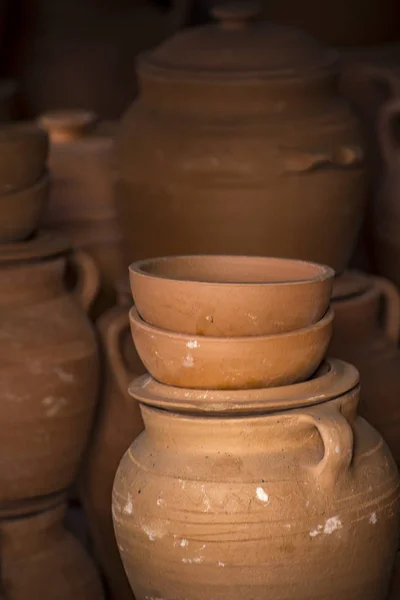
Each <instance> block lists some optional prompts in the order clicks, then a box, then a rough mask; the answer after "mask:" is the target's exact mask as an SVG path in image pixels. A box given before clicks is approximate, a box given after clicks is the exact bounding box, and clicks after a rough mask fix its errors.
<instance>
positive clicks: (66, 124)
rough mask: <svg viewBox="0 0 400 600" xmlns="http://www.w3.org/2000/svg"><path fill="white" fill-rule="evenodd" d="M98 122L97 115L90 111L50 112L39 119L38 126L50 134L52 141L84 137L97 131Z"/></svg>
mask: <svg viewBox="0 0 400 600" xmlns="http://www.w3.org/2000/svg"><path fill="white" fill-rule="evenodd" d="M97 122H98V118H97V115H96V114H95V113H93V112H91V111H88V110H55V111H49V112H47V113H44V114H43V115H41V116H40V117H39V119H38V124H39V125H40V127H42V128H43V129H45V130H46V131H47V132H48V134H49V135H50V138H51V139H52V141H63V140H71V139H76V138H80V137H83V136H84V135H86V134H88V133H90V132H92V131H93V130H95V127H96V125H97Z"/></svg>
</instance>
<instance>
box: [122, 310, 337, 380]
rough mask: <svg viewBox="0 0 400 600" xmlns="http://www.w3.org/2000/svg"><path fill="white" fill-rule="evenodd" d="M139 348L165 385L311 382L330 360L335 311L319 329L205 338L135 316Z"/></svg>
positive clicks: (133, 323)
mask: <svg viewBox="0 0 400 600" xmlns="http://www.w3.org/2000/svg"><path fill="white" fill-rule="evenodd" d="M129 316H130V323H131V331H132V336H133V339H134V342H135V345H136V349H137V351H138V354H139V356H140V358H141V359H142V362H143V364H144V365H145V367H146V369H147V370H148V371H149V373H150V375H152V376H153V377H154V379H156V380H157V381H159V382H160V383H164V384H166V385H172V386H175V387H186V388H194V389H214V390H224V389H230V390H235V389H250V388H263V387H272V386H274V387H275V386H280V385H290V384H292V383H298V382H301V381H304V380H305V379H308V377H310V376H311V375H312V374H313V373H314V372H315V371H316V369H317V368H318V366H319V365H320V363H321V361H322V359H323V358H324V355H325V352H326V350H327V347H328V344H329V341H330V339H331V334H332V321H333V311H332V310H331V309H329V310H328V312H327V313H326V315H325V316H324V317H323V318H322V319H321V320H320V321H318V323H315V324H313V325H310V326H308V327H305V328H303V329H297V330H296V331H290V332H286V333H281V334H278V335H263V336H247V337H230V338H229V337H225V338H224V337H205V336H196V335H186V334H182V333H173V332H170V331H165V330H163V329H160V328H158V327H154V326H153V325H149V324H148V323H146V322H145V321H143V320H142V319H141V318H140V316H139V314H138V312H137V310H136V308H132V309H131V311H130V313H129Z"/></svg>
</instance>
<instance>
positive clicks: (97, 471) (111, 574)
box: [80, 280, 145, 600]
mask: <svg viewBox="0 0 400 600" xmlns="http://www.w3.org/2000/svg"><path fill="white" fill-rule="evenodd" d="M121 287H122V289H121ZM119 291H120V294H119V297H120V301H119V302H120V303H119V305H118V306H115V307H114V308H112V309H111V310H109V311H108V312H107V313H105V314H104V315H102V317H100V319H99V320H98V322H97V328H98V331H99V333H100V339H101V343H102V344H101V345H102V350H103V369H102V373H103V380H102V384H101V395H100V406H99V411H98V415H97V421H96V426H95V428H94V431H93V436H92V440H91V443H90V445H89V448H88V451H87V455H86V460H85V462H84V467H83V469H82V477H81V486H80V488H81V491H82V499H83V503H84V506H85V509H86V513H87V516H88V520H89V527H90V530H91V534H92V538H93V541H94V546H95V552H96V555H97V558H98V560H99V561H100V563H101V565H102V567H103V570H104V572H105V575H106V578H107V582H108V584H109V588H110V590H111V594H112V597H113V598H114V599H115V600H133V595H132V591H131V588H130V586H129V583H128V580H127V577H126V574H125V571H124V568H123V566H122V562H121V558H120V555H119V551H118V547H117V543H116V540H115V534H114V527H113V522H112V516H111V495H112V487H113V482H114V477H115V473H116V471H117V468H118V465H119V463H120V460H121V458H122V456H123V454H124V452H126V450H127V449H128V448H129V446H130V444H131V443H132V442H133V440H134V439H135V438H136V437H137V436H138V435H139V433H140V432H141V431H142V430H143V421H142V417H141V414H140V410H139V405H138V403H137V402H136V400H135V399H134V398H132V397H130V396H129V395H128V385H129V383H130V382H131V381H132V380H133V379H135V377H137V376H138V375H141V374H142V373H144V372H145V369H144V367H143V365H142V363H141V361H140V359H139V357H138V355H137V353H136V350H135V347H134V345H133V343H132V337H131V335H130V329H129V317H128V313H129V308H130V306H131V305H132V296H131V294H130V291H129V286H128V282H127V281H125V280H124V282H123V284H120V290H119Z"/></svg>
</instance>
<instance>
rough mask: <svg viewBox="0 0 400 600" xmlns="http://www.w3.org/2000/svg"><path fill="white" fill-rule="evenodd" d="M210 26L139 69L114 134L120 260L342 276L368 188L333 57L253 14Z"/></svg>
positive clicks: (228, 12)
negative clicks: (218, 263) (292, 266)
mask: <svg viewBox="0 0 400 600" xmlns="http://www.w3.org/2000/svg"><path fill="white" fill-rule="evenodd" d="M214 15H215V17H216V18H217V19H218V21H219V23H217V24H213V25H206V26H204V27H199V28H194V29H193V28H192V29H189V30H187V31H185V32H183V33H180V34H177V35H176V36H175V37H173V38H171V39H170V40H169V41H168V42H165V43H164V44H163V45H161V46H160V47H159V48H158V49H157V50H155V51H153V52H152V53H149V54H147V55H144V56H143V57H142V58H141V59H140V60H139V62H138V75H139V80H140V84H141V94H140V96H139V98H138V100H137V101H136V102H135V103H134V104H133V105H132V107H131V108H130V109H129V110H128V112H127V113H126V114H125V116H124V118H123V119H122V121H121V125H120V128H119V132H118V133H117V136H116V153H117V164H116V169H117V182H116V185H117V188H116V189H117V200H118V203H119V209H120V214H121V221H120V222H121V228H122V229H123V232H124V234H125V245H126V258H127V263H128V262H131V261H132V260H138V259H146V258H151V257H157V256H168V255H181V254H229V255H231V254H240V255H253V256H254V255H256V256H281V257H287V258H293V257H295V258H301V259H305V260H311V261H315V262H318V263H322V264H328V265H330V266H331V267H333V268H334V269H335V270H336V271H338V272H339V271H342V270H343V269H344V267H345V265H346V264H347V261H348V260H349V257H350V255H351V251H352V248H353V244H354V241H355V238H356V235H357V232H358V228H359V225H360V222H361V219H362V213H363V207H364V201H365V194H364V184H365V182H364V171H363V168H362V167H361V163H362V151H361V148H360V145H359V137H358V132H357V125H356V122H355V119H354V117H353V116H352V114H351V113H350V110H349V109H348V107H347V106H346V105H345V104H344V102H343V101H342V99H341V98H340V97H339V95H338V91H337V89H336V76H337V70H338V66H337V55H336V52H334V51H333V50H332V51H331V50H328V49H326V48H325V47H322V46H320V45H319V44H318V43H317V42H315V41H314V40H313V39H311V38H309V37H308V36H307V35H305V34H302V33H301V32H299V31H297V30H294V29H292V28H290V29H289V28H286V27H279V26H274V25H270V24H264V23H260V22H258V23H257V22H254V20H255V17H256V15H257V13H255V12H254V11H253V10H252V8H251V6H250V4H249V3H244V4H241V5H239V8H236V9H235V8H232V9H230V8H227V9H223V8H220V9H219V10H217V11H214ZM155 174H157V176H155ZM317 232H318V233H317Z"/></svg>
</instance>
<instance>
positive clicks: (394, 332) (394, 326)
mask: <svg viewBox="0 0 400 600" xmlns="http://www.w3.org/2000/svg"><path fill="white" fill-rule="evenodd" d="M373 281H374V284H375V285H376V287H377V288H378V289H379V291H380V293H381V295H382V297H383V299H384V301H385V310H384V317H383V319H384V330H385V332H386V335H387V337H388V338H389V339H391V340H393V341H394V343H395V344H396V345H397V344H398V342H399V338H400V294H399V291H398V289H397V287H396V286H395V285H394V283H392V282H391V281H389V280H388V279H384V278H383V277H373Z"/></svg>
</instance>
